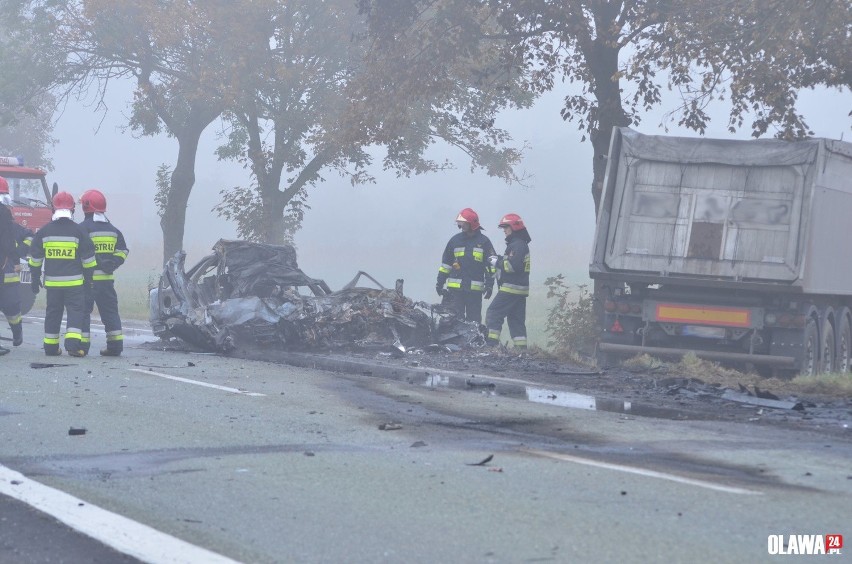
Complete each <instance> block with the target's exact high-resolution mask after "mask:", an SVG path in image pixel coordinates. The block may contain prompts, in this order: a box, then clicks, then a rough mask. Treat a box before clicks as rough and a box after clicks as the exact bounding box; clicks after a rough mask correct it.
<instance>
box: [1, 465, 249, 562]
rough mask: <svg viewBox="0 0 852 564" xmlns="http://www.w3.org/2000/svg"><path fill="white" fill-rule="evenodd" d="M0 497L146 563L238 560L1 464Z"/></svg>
mask: <svg viewBox="0 0 852 564" xmlns="http://www.w3.org/2000/svg"><path fill="white" fill-rule="evenodd" d="M0 494H4V495H7V496H9V497H12V498H15V499H17V500H19V501H22V502H24V503H26V504H27V505H29V506H30V507H33V508H35V509H37V510H38V511H41V512H42V513H46V514H47V515H50V516H51V517H53V518H55V519H57V520H59V521H62V522H63V523H65V524H66V525H68V526H69V527H71V528H72V529H74V530H75V531H78V532H80V533H82V534H84V535H86V536H88V537H91V538H93V539H95V540H97V541H100V542H101V543H103V544H105V545H106V546H109V547H111V548H114V549H115V550H117V551H119V552H122V553H124V554H127V555H130V556H133V557H134V558H138V559H139V560H141V561H143V562H149V563H152V564H177V563H185V562H204V563H205V564H207V563H209V564H236V563H237V561H236V560H231V559H230V558H227V557H225V556H222V555H221V554H217V553H215V552H211V551H209V550H207V549H206V548H201V547H200V546H195V545H194V544H190V543H188V542H186V541H182V540H180V539H178V538H176V537H173V536H171V535H167V534H166V533H163V532H161V531H158V530H156V529H154V528H152V527H149V526H148V525H143V524H142V523H139V522H137V521H133V520H131V519H128V518H127V517H123V516H121V515H119V514H117V513H112V512H111V511H107V510H106V509H102V508H100V507H98V506H96V505H92V504H90V503H88V502H86V501H84V500H82V499H79V498H76V497H74V496H72V495H69V494H67V493H65V492H63V491H60V490H56V489H53V488H51V487H49V486H45V485H44V484H42V483H40V482H36V481H35V480H31V479H29V478H27V477H26V476H24V475H23V474H21V473H19V472H16V471H14V470H12V469H10V468H7V467H5V466H3V465H2V464H0Z"/></svg>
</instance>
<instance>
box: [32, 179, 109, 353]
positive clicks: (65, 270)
mask: <svg viewBox="0 0 852 564" xmlns="http://www.w3.org/2000/svg"><path fill="white" fill-rule="evenodd" d="M53 210H54V211H53V221H51V222H50V223H48V224H47V225H45V226H44V227H42V228H41V229H39V230H38V232H37V233H36V234H35V236H34V237H33V242H32V248H31V249H30V270H31V271H32V282H31V284H32V290H33V293H36V294H38V292H39V288H40V287H41V286H42V283H41V272H42V270H44V284H43V285H44V288H45V290H46V291H47V306H46V308H45V313H44V354H46V355H47V356H59V355H60V354H62V351H61V350H60V348H59V331H60V330H61V329H62V314H63V312H66V313H67V317H66V319H65V350H66V351H68V354H69V355H71V356H77V357H82V356H86V351H85V350H83V347H82V343H81V341H82V338H83V335H82V329H81V327H82V326H83V316H84V312H83V308H84V307H85V301H86V298H85V285H86V284H90V283H91V280H92V272H93V271H94V268H95V265H96V264H97V262H96V261H95V247H94V245H92V240H91V239H90V238H89V234H88V233H86V231H85V230H84V229H83V228H82V227H80V226H79V225H77V224H76V223H74V219H73V217H74V197H73V196H72V195H71V194H69V193H68V192H59V193H57V194H56V195H55V196H54V197H53Z"/></svg>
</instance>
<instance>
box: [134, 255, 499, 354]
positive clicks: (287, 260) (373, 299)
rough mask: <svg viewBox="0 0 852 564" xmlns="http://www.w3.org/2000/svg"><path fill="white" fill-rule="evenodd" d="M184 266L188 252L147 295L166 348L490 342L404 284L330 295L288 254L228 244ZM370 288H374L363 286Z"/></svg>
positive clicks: (355, 285) (398, 347)
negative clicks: (173, 343) (171, 343)
mask: <svg viewBox="0 0 852 564" xmlns="http://www.w3.org/2000/svg"><path fill="white" fill-rule="evenodd" d="M185 261H186V253H185V252H183V251H180V252H179V253H177V254H176V255H175V256H174V257H172V259H170V260H169V261H168V263H167V264H166V265H165V267H164V269H163V274H162V276H161V277H160V280H159V282H158V284H157V286H156V287H154V288H151V289H150V291H149V300H150V322H151V327H152V329H153V331H154V334H155V335H156V336H158V337H160V338H161V339H164V340H169V339H171V338H178V339H180V340H181V341H184V342H186V343H188V344H190V345H192V346H193V347H196V348H200V349H202V350H207V351H214V352H219V353H228V352H230V351H232V350H234V349H237V348H249V347H261V348H263V347H274V348H276V349H291V350H293V349H299V350H328V349H339V348H360V349H365V348H377V347H378V348H384V349H388V348H390V349H391V350H393V351H395V352H405V351H407V350H409V349H411V348H416V347H422V346H426V345H429V344H443V343H459V344H461V345H463V346H470V345H472V346H480V345H481V344H483V343H484V339H482V334H481V331H480V328H479V327H478V325H477V324H475V323H467V322H464V321H459V320H457V319H456V318H455V316H454V315H453V314H452V312H450V311H449V310H448V309H447V308H444V307H442V306H436V305H430V304H426V303H423V302H414V301H413V300H411V299H410V298H407V297H405V296H404V295H403V292H402V281H401V280H398V281H397V283H396V286H395V287H394V288H393V289H390V288H385V287H384V286H382V285H381V284H380V283H379V282H378V281H376V280H375V279H374V278H373V277H372V276H370V275H369V274H366V273H365V272H363V271H362V272H359V273H358V274H357V275H356V276H355V277H354V278H353V280H352V281H351V282H350V283H349V284H347V285H345V286H344V287H343V288H342V289H340V290H337V291H332V290H331V289H330V288H329V286H328V285H327V284H326V283H325V282H324V281H323V280H321V279H317V278H312V277H310V276H308V275H306V274H305V273H304V272H302V270H301V269H299V267H298V263H297V260H296V251H295V249H294V248H293V247H292V246H289V245H281V246H278V245H266V244H261V243H252V242H247V241H231V240H225V239H222V240H219V241H218V242H217V243H216V244H215V245H214V246H213V253H212V254H210V255H207V256H205V257H204V258H202V259H201V260H200V261H199V262H198V263H196V264H195V265H194V266H193V267H191V268H190V269H189V270H185ZM364 279H368V280H370V281H372V282H373V283H374V284H375V285H376V286H378V288H374V287H364V286H359V283H361V282H362V280H364Z"/></svg>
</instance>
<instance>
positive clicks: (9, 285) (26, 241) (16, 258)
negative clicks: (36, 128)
mask: <svg viewBox="0 0 852 564" xmlns="http://www.w3.org/2000/svg"><path fill="white" fill-rule="evenodd" d="M0 202H2V203H3V204H4V205H6V206H8V205H11V203H12V199H11V197H10V196H9V184H8V183H7V182H6V180H5V179H3V178H0ZM12 227H13V229H14V233H15V247H16V249H15V254H14V255H13V256H11V257H9V260H7V261H6V267H5V268H4V269H3V279H2V280H0V311H2V312H3V315H5V316H6V321H8V322H9V329H11V330H12V345H14V346H16V347H17V346H20V345H21V344H22V343H23V342H24V331H23V326H22V324H21V295H20V294H19V293H18V292H19V288H20V283H21V275H20V271H21V259H26V258H27V256H28V255H29V253H30V244H31V243H32V240H33V232H32V231H30V230H29V229H27V228H26V227H23V226H22V225H19V224H18V223H13V224H12Z"/></svg>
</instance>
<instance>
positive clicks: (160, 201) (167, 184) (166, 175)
mask: <svg viewBox="0 0 852 564" xmlns="http://www.w3.org/2000/svg"><path fill="white" fill-rule="evenodd" d="M154 182H155V184H156V186H157V193H156V194H154V205H155V206H157V215H158V216H160V217H163V214H164V213H165V212H166V204H167V203H168V201H169V189H170V188H171V186H172V169H171V167H170V166H169V165H167V164H161V165H160V166H159V168H157V178H156V180H155V181H154Z"/></svg>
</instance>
